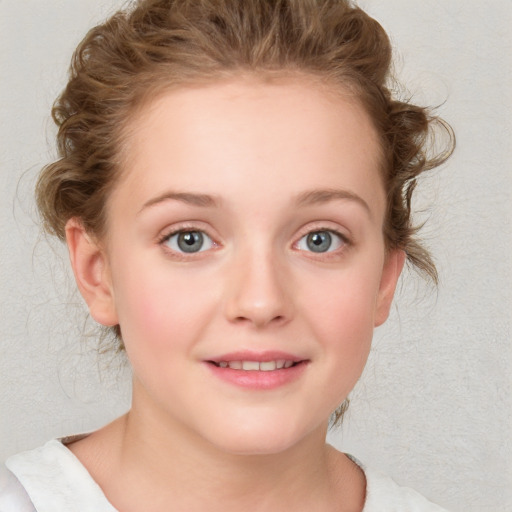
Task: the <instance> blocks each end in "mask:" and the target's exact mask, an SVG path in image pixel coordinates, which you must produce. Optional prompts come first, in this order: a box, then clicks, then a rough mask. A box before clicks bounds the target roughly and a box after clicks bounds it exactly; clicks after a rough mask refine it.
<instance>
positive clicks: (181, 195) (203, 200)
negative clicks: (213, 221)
mask: <svg viewBox="0 0 512 512" xmlns="http://www.w3.org/2000/svg"><path fill="white" fill-rule="evenodd" d="M171 200H174V201H181V202H182V203H186V204H190V205H192V206H202V207H205V208H207V207H215V206H217V205H218V200H217V199H215V197H213V196H210V195H208V194H194V193H192V192H173V191H169V192H164V193H163V194H161V195H159V196H157V197H154V198H152V199H150V200H149V201H146V202H145V203H144V204H143V205H142V208H141V209H140V210H139V213H140V212H141V211H142V210H145V209H146V208H150V207H151V206H155V205H157V204H159V203H163V202H165V201H171Z"/></svg>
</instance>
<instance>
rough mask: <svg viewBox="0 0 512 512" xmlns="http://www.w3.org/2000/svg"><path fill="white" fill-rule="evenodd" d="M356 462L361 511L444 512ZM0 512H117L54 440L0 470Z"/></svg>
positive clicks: (82, 467) (65, 450)
mask: <svg viewBox="0 0 512 512" xmlns="http://www.w3.org/2000/svg"><path fill="white" fill-rule="evenodd" d="M356 462H357V461H356ZM357 463H358V464H359V465H360V466H361V468H362V469H363V471H364V473H365V475H366V502H365V506H364V509H363V512H446V511H445V510H444V509H442V508H441V507H438V506H437V505H434V504H433V503H431V502H430V501H428V500H426V499H425V498H424V497H423V496H421V495H420V494H418V493H417V492H416V491H414V490H413V489H410V488H408V487H400V486H399V485H397V484H396V483H395V482H394V481H393V480H391V478H389V477H386V476H384V475H381V474H380V473H378V472H376V471H370V470H368V469H367V468H365V467H363V466H362V465H361V464H360V463H359V462H357ZM0 512H117V511H116V509H115V508H114V507H113V506H112V505H111V504H110V503H109V501H108V500H107V498H106V497H105V495H104V494H103V491H102V490H101V488H100V486H99V485H98V484H97V483H96V482H95V481H94V480H93V479H92V477H91V475H90V474H89V473H88V472H87V470H86V469H85V467H84V466H83V465H82V464H81V463H80V461H79V460H78V459H77V458H76V457H75V456H74V455H73V453H71V451H70V450H68V449H67V448H66V447H65V446H64V445H63V444H62V443H61V442H60V441H56V440H54V441H50V442H48V443H46V444H45V445H44V446H42V447H40V448H36V449H35V450H31V451H28V452H23V453H20V454H18V455H14V456H13V457H11V458H9V459H8V460H7V462H6V467H0Z"/></svg>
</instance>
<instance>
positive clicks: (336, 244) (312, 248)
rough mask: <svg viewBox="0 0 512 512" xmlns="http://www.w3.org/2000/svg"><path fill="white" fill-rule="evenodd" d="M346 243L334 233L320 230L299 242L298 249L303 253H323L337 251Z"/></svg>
mask: <svg viewBox="0 0 512 512" xmlns="http://www.w3.org/2000/svg"><path fill="white" fill-rule="evenodd" d="M345 243H346V241H345V240H344V239H343V237H342V236H341V235H339V234H337V233H335V232H334V231H329V230H320V231H312V232H311V233H308V234H307V235H305V236H303V237H302V238H301V239H300V240H299V243H298V244H297V248H298V249H300V250H301V251H309V252H316V253H322V252H331V251H335V250H336V249H339V248H340V247H342V246H343V245H344V244H345Z"/></svg>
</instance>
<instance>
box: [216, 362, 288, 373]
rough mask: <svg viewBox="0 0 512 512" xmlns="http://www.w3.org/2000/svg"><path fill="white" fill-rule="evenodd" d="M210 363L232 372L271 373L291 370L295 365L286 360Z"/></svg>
mask: <svg viewBox="0 0 512 512" xmlns="http://www.w3.org/2000/svg"><path fill="white" fill-rule="evenodd" d="M212 363H213V364H214V365H215V366H217V367H219V368H231V369H232V370H243V371H249V372H251V371H260V372H271V371H274V370H282V369H287V368H291V367H292V366H294V365H296V364H297V363H296V362H294V361H291V360H286V359H277V360H275V361H219V362H215V361H212Z"/></svg>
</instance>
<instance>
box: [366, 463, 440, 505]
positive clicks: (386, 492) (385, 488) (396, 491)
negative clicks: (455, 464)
mask: <svg viewBox="0 0 512 512" xmlns="http://www.w3.org/2000/svg"><path fill="white" fill-rule="evenodd" d="M361 467H362V469H363V471H364V473H365V476H366V502H365V506H364V509H363V512H447V511H446V510H445V509H444V508H441V507H440V506H438V505H436V504H434V503H432V502H431V501H429V500H427V499H426V498H425V497H424V496H422V495H421V494H420V493H418V492H416V491H415V490H414V489H411V488H410V487H402V486H400V485H398V484H397V483H396V482H395V481H393V480H392V479H391V478H389V477H388V476H385V475H383V474H381V473H379V472H377V471H373V470H370V469H368V468H365V467H363V466H361Z"/></svg>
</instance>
